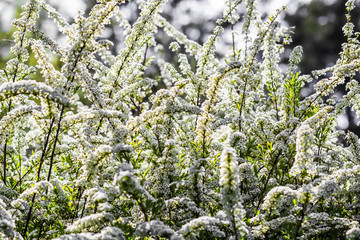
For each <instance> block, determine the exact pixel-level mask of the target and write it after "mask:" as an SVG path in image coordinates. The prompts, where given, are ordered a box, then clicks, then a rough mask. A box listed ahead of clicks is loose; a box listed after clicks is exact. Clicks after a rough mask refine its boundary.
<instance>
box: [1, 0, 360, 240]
mask: <svg viewBox="0 0 360 240" xmlns="http://www.w3.org/2000/svg"><path fill="white" fill-rule="evenodd" d="M184 2H186V1H183V3H181V4H186V3H184ZM167 3H168V1H166V0H138V1H133V2H131V3H130V1H128V0H97V1H94V4H92V6H91V9H87V10H85V9H82V10H79V11H78V12H77V14H76V17H75V19H74V21H71V20H69V17H68V16H65V15H64V14H62V13H61V11H60V10H59V9H57V4H55V3H54V1H45V0H27V1H24V3H23V6H22V7H21V9H20V10H21V11H20V13H19V14H18V18H17V19H16V20H14V21H13V24H12V26H13V29H14V32H13V34H12V36H13V45H12V47H11V49H10V53H9V56H8V60H7V62H6V65H5V66H4V67H3V68H1V69H0V104H1V113H0V146H1V148H0V149H1V150H0V152H1V156H0V180H1V182H0V239H9V240H10V239H26V240H27V239H29V240H30V239H58V240H71V239H73V240H75V239H87V240H89V239H93V240H95V239H103V240H116V239H171V240H180V239H234V240H240V239H254V240H255V239H324V240H325V239H359V238H360V225H359V221H360V197H359V196H360V155H359V152H360V140H359V137H358V136H357V135H355V134H354V133H352V132H347V133H345V132H344V131H342V130H338V129H337V128H336V119H338V118H339V116H342V114H343V113H344V112H345V108H346V107H351V108H352V109H353V110H354V112H355V113H356V114H357V117H358V118H359V117H360V84H359V82H358V78H357V77H358V75H359V74H358V73H359V71H360V61H359V59H360V42H359V40H358V36H359V35H360V34H359V33H357V32H355V29H356V24H358V23H353V22H352V19H351V14H352V10H353V9H354V8H355V7H356V3H355V1H354V0H349V1H347V2H346V5H345V6H344V9H345V10H346V16H345V17H346V23H345V25H344V27H343V29H342V30H343V34H344V37H345V38H346V41H345V43H343V45H342V50H341V52H340V53H339V59H338V60H337V61H336V63H335V64H334V65H333V66H331V67H329V68H327V69H320V70H317V71H314V73H313V75H312V76H310V75H304V74H302V73H301V72H300V71H299V69H298V65H299V64H300V62H301V60H302V56H303V49H302V47H301V46H296V47H295V48H293V49H290V47H289V43H290V42H291V36H292V32H293V29H292V28H288V27H283V26H282V22H281V21H280V20H279V19H280V17H281V14H282V13H283V12H284V11H286V8H285V7H284V8H281V9H279V10H276V11H274V12H273V13H272V14H273V15H270V16H268V18H266V19H265V20H263V19H262V17H261V16H262V13H261V12H260V11H259V8H258V6H257V5H258V1H257V0H243V1H242V0H226V1H224V7H223V8H222V12H221V11H220V12H219V15H218V16H220V18H219V19H217V20H216V21H215V23H214V24H215V27H214V28H213V31H212V32H211V34H209V36H207V39H206V40H205V41H204V42H203V43H199V42H196V41H194V40H191V39H190V38H189V36H187V35H186V34H185V33H183V32H182V31H181V30H180V28H179V27H178V26H177V25H176V24H172V23H171V21H170V20H169V19H167V18H166V17H165V16H166V14H164V13H163V10H164V9H166V8H168V7H169V5H168V4H167ZM213 3H214V2H213ZM0 6H2V5H1V4H0ZM82 7H84V6H82ZM132 8H137V11H135V12H136V13H134V15H132V17H130V16H129V11H130V10H131V9H132ZM60 9H61V8H60ZM129 9H130V10H129ZM137 13H138V14H137ZM74 14H75V13H74ZM135 15H136V17H135V18H133V16H135ZM44 21H54V22H55V25H54V26H55V30H56V31H55V32H56V34H55V35H56V36H57V35H59V36H61V37H56V38H54V36H53V35H54V34H50V33H48V32H47V31H43V29H42V28H41V27H40V26H41V24H42V23H43V22H44ZM184 21H186V19H184ZM230 29H231V31H230V32H231V34H232V36H233V41H232V44H230V45H221V48H222V49H221V50H222V51H223V52H225V54H224V56H225V57H219V54H218V53H217V48H218V47H219V45H218V43H219V42H220V41H221V39H222V38H223V37H224V35H225V34H226V33H227V32H229V30H230ZM295 32H296V29H295ZM118 38H121V41H119V39H118ZM60 39H62V40H60ZM64 39H65V40H64ZM63 40H64V41H63ZM285 52H291V54H290V57H289V59H288V60H287V62H284V60H283V56H284V53H285ZM1 54H2V53H1ZM168 55H171V56H172V58H169V56H168ZM316 79H320V80H318V81H317V80H316ZM312 81H314V83H315V84H313V85H314V93H312V94H310V95H309V96H307V97H303V96H302V91H303V88H304V86H305V84H306V83H310V82H312ZM315 81H316V82H315ZM339 85H342V86H344V88H345V89H346V93H345V95H344V96H343V98H341V99H338V98H336V97H335V96H336V86H339ZM341 141H342V142H341ZM340 142H341V143H340Z"/></svg>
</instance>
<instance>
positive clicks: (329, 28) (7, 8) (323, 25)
mask: <svg viewBox="0 0 360 240" xmlns="http://www.w3.org/2000/svg"><path fill="white" fill-rule="evenodd" d="M24 2H26V0H0V68H3V67H4V65H5V64H6V61H7V60H8V59H9V57H10V55H9V49H10V46H11V43H12V33H13V31H14V29H13V28H12V27H11V20H12V19H13V18H14V17H17V16H18V14H19V13H20V12H21V9H20V7H21V5H23V4H24ZM47 2H48V3H50V4H51V5H52V6H53V7H55V8H56V9H57V10H58V11H59V12H60V13H62V14H63V15H64V17H66V18H67V19H68V21H69V22H72V21H73V18H74V17H75V16H76V15H77V14H78V10H79V9H80V10H82V11H84V12H85V13H88V12H89V11H90V8H91V6H93V5H94V3H95V2H96V1H95V0H61V1H59V0H48V1H47ZM139 2H141V0H140V1H132V2H130V3H126V4H124V6H122V7H121V11H122V13H123V14H124V15H125V16H126V17H127V19H129V20H130V23H133V22H134V21H135V19H136V18H137V16H138V14H139V11H138V8H137V7H138V3H139ZM224 2H225V0H169V1H168V3H167V4H166V6H165V8H164V11H163V13H162V15H163V16H164V17H165V18H166V19H167V20H168V21H169V22H171V23H172V24H173V25H174V26H175V27H176V28H177V29H179V30H181V31H182V32H183V33H185V34H186V35H187V36H188V37H189V38H190V39H192V40H195V41H197V42H199V43H204V42H205V41H206V40H207V37H208V36H209V34H211V31H212V30H213V28H214V25H215V21H216V19H218V18H219V17H221V16H222V11H223V6H224ZM345 2H346V0H281V1H279V0H258V6H259V9H260V12H261V14H262V18H263V19H265V18H267V16H270V15H271V14H274V13H275V11H276V9H280V8H281V7H282V6H283V5H287V6H288V10H287V11H286V12H285V13H283V14H282V15H281V20H280V21H282V22H283V24H285V25H286V26H294V27H295V33H294V35H293V42H292V43H291V45H290V46H289V49H291V48H293V47H295V46H297V45H301V46H303V49H304V59H303V61H302V63H301V64H300V66H299V67H300V71H301V72H302V73H304V74H311V72H312V71H313V70H316V69H322V68H325V67H328V66H331V65H333V64H334V63H335V61H336V59H337V58H338V57H339V55H338V53H339V52H340V51H341V44H342V43H343V42H344V41H345V38H344V36H343V32H342V27H343V25H344V24H345V22H346V19H345V14H346V10H345ZM359 7H360V6H359V2H358V1H357V8H355V10H354V11H353V12H352V20H353V23H354V24H355V31H359V26H360V8H359ZM244 11H245V6H244V4H242V5H241V7H240V8H239V11H238V13H239V15H240V17H241V16H243V13H244ZM41 18H42V21H40V22H39V23H38V27H39V28H40V29H42V30H43V31H44V32H46V34H47V35H48V36H49V37H51V38H55V39H58V40H59V41H60V42H62V41H63V42H64V41H65V39H64V38H63V37H62V36H60V35H58V33H57V31H56V26H55V24H54V23H53V21H52V20H49V19H48V18H47V17H46V15H45V14H43V16H41ZM240 20H241V18H240ZM224 27H225V29H226V31H225V32H224V34H223V36H222V37H221V39H220V42H219V43H218V45H217V54H218V55H219V56H221V55H224V54H225V52H226V51H228V50H229V48H231V45H232V35H231V26H230V25H229V26H224ZM233 29H234V30H239V32H241V26H240V25H234V26H233ZM123 37H124V36H123V34H122V29H120V27H118V26H115V25H113V26H111V27H109V28H107V29H106V31H105V32H104V38H107V39H110V40H111V41H113V42H115V43H116V44H115V46H118V49H114V53H115V52H117V50H119V48H121V47H122V46H123V45H122V39H123ZM157 38H158V39H159V41H161V42H162V43H163V45H164V55H165V58H166V59H167V60H168V61H175V59H174V54H172V53H171V51H170V50H168V48H167V46H168V45H169V44H170V42H171V41H172V40H171V39H169V38H167V37H166V36H165V34H164V33H163V32H162V31H161V30H160V31H159V33H158V34H157ZM236 44H238V46H241V43H236ZM287 55H288V52H285V53H284V61H286V60H287V57H288V56H287ZM312 89H313V87H312V85H309V86H306V88H305V89H304V93H303V94H304V96H305V95H308V94H310V93H311V92H312V91H313V90H312ZM344 92H345V88H344V85H342V86H340V87H338V91H337V93H336V95H338V97H340V98H341V96H342V95H343V93H344ZM358 121H360V119H357V118H356V116H355V113H354V112H352V111H351V109H350V108H348V109H346V114H345V115H343V116H340V117H339V118H338V128H340V129H344V130H347V129H349V130H351V131H353V132H355V133H356V134H357V135H359V136H360V129H359V127H358V126H357V125H356V122H358Z"/></svg>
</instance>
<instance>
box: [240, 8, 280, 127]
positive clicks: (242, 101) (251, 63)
mask: <svg viewBox="0 0 360 240" xmlns="http://www.w3.org/2000/svg"><path fill="white" fill-rule="evenodd" d="M283 10H284V9H283ZM281 12H282V11H278V12H277V13H276V15H275V16H274V17H272V18H270V22H269V23H268V27H267V28H266V30H265V31H263V32H262V34H261V35H260V37H259V39H260V42H259V43H258V44H256V46H255V49H254V52H253V55H252V56H251V57H250V63H249V65H248V69H249V70H250V68H251V67H252V65H253V64H254V60H255V59H256V58H255V56H256V54H257V53H258V52H259V50H260V47H261V43H262V42H263V41H264V39H265V36H266V35H267V33H268V32H269V31H270V29H271V26H272V25H273V24H274V22H275V20H276V19H277V17H278V16H279V15H280V13H281ZM249 70H248V71H249ZM248 81H249V77H248V73H246V77H245V84H244V88H243V90H242V98H241V104H240V110H239V112H240V116H239V131H240V132H241V116H242V111H243V108H244V105H245V92H246V88H247V85H248Z"/></svg>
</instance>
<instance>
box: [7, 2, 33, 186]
mask: <svg viewBox="0 0 360 240" xmlns="http://www.w3.org/2000/svg"><path fill="white" fill-rule="evenodd" d="M31 10H32V8H31V9H30V10H29V13H28V16H27V18H26V20H25V21H28V20H29V19H30V17H31ZM26 31H27V28H26V26H24V30H23V31H22V35H21V40H20V46H19V47H20V48H22V47H23V45H24V39H25V35H26ZM20 57H21V56H20V54H17V56H16V58H17V63H16V67H15V72H14V76H13V77H12V80H11V82H15V80H16V77H17V73H18V69H19V63H20ZM11 105H12V100H11V99H10V100H9V105H8V112H10V110H11ZM7 144H8V137H7V136H6V138H5V143H4V160H3V177H4V179H3V181H4V184H5V186H6V172H7V159H6V158H7V156H6V155H7Z"/></svg>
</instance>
